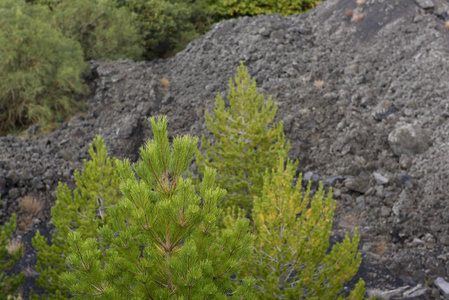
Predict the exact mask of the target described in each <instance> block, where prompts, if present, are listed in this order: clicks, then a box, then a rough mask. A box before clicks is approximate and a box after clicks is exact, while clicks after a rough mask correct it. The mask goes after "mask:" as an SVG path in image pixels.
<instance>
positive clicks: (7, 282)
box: [0, 214, 25, 299]
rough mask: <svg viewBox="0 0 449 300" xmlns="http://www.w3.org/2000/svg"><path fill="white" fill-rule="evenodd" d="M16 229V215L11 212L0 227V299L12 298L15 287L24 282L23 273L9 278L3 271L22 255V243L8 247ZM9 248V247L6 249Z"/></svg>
mask: <svg viewBox="0 0 449 300" xmlns="http://www.w3.org/2000/svg"><path fill="white" fill-rule="evenodd" d="M15 230H16V215H15V214H13V215H12V216H11V218H10V219H9V223H6V224H4V225H3V226H1V227H0V299H8V297H10V298H11V299H14V298H13V295H14V293H15V291H16V290H17V288H18V287H19V286H20V285H21V284H22V283H24V282H25V273H24V272H21V273H20V274H18V275H11V276H9V278H8V277H7V276H6V274H5V273H4V272H3V271H4V270H6V269H10V268H11V267H13V266H14V264H15V263H16V262H17V260H18V259H19V258H20V257H21V256H22V245H20V246H19V247H18V248H16V249H11V247H8V245H10V242H11V237H12V235H13V233H14V231H15ZM8 248H9V249H8Z"/></svg>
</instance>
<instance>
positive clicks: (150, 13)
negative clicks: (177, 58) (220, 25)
mask: <svg viewBox="0 0 449 300" xmlns="http://www.w3.org/2000/svg"><path fill="white" fill-rule="evenodd" d="M119 5H124V6H126V7H127V8H128V9H129V10H130V11H132V12H134V13H136V15H137V19H138V20H139V24H140V27H139V28H140V32H141V34H142V35H143V41H144V47H145V51H146V52H145V58H146V59H147V60H151V59H153V58H157V57H167V56H170V55H172V54H174V53H176V52H178V51H180V50H182V49H183V48H184V47H185V46H186V45H187V44H188V43H189V42H191V41H192V40H194V39H196V38H198V37H199V34H200V33H204V31H205V30H206V29H207V28H208V24H207V22H208V20H207V18H208V15H209V10H208V8H207V6H206V5H205V3H204V2H202V1H198V0H197V1H189V2H185V1H167V0H126V1H120V2H119Z"/></svg>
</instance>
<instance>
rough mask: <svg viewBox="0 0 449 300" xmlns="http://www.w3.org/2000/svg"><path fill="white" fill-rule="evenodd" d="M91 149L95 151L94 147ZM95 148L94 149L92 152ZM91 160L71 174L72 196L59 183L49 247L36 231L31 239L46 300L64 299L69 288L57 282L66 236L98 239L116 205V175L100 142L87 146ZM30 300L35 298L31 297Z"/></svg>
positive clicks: (63, 255)
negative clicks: (81, 169) (74, 184)
mask: <svg viewBox="0 0 449 300" xmlns="http://www.w3.org/2000/svg"><path fill="white" fill-rule="evenodd" d="M94 146H95V147H94ZM94 148H95V149H94ZM89 154H90V156H91V160H89V161H84V167H85V169H84V171H83V172H82V174H80V172H79V171H75V180H76V186H77V188H76V189H75V190H74V191H73V192H72V191H71V190H70V189H69V188H68V187H67V185H66V184H62V183H59V186H58V189H57V191H56V204H55V206H54V207H53V208H52V211H51V214H52V222H53V224H54V225H55V227H56V231H55V233H54V234H53V238H52V244H51V245H48V243H47V239H46V238H45V237H44V236H42V235H41V234H40V233H39V231H38V232H37V233H36V236H35V237H34V238H33V241H32V242H33V246H34V248H35V249H36V250H37V251H38V252H37V264H36V270H37V271H38V272H39V274H40V276H39V278H37V279H36V283H37V284H38V285H39V286H41V287H45V288H46V289H47V292H48V295H45V296H44V298H46V299H67V297H68V296H69V294H70V293H69V288H68V287H67V286H65V285H64V283H63V282H62V281H61V280H60V275H61V274H62V273H63V272H65V271H66V270H67V267H66V264H65V259H66V257H67V255H68V252H69V244H68V243H67V240H68V236H69V233H71V232H72V231H75V230H76V231H77V232H79V233H80V234H81V235H82V236H84V237H86V238H87V237H98V236H99V233H98V231H97V230H98V229H99V228H100V227H101V226H103V225H104V224H106V222H107V220H108V219H107V213H106V210H107V209H108V208H109V207H110V206H112V205H115V204H116V203H117V202H118V198H119V195H120V191H119V185H120V181H119V174H118V170H117V168H116V166H115V163H113V162H112V160H111V159H110V158H109V157H108V156H107V151H106V147H105V145H104V142H103V139H101V137H97V138H96V139H94V145H92V144H91V145H90V149H89ZM32 298H33V299H36V298H39V297H37V296H36V295H34V294H32Z"/></svg>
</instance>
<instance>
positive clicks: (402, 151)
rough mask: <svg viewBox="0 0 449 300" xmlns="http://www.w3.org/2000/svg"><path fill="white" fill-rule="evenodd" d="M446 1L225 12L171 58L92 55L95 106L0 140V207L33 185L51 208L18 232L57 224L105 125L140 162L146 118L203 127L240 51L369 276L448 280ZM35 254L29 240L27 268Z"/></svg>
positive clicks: (114, 147)
mask: <svg viewBox="0 0 449 300" xmlns="http://www.w3.org/2000/svg"><path fill="white" fill-rule="evenodd" d="M448 10H449V3H448V2H447V1H444V0H416V1H412V0H388V1H387V0H366V1H361V0H359V1H357V2H356V1H355V0H326V1H325V2H323V3H322V4H320V5H319V6H318V7H316V8H315V9H313V10H312V11H310V12H308V13H305V14H302V15H294V16H292V17H288V18H284V17H280V16H278V15H272V16H259V17H254V18H240V19H238V20H229V21H225V22H221V23H218V24H216V25H214V26H213V28H212V29H211V30H210V31H209V32H208V33H206V34H205V35H204V36H203V37H201V38H200V39H198V40H196V41H194V42H192V43H191V44H190V45H189V46H188V47H187V48H186V49H185V50H184V51H182V52H180V53H179V54H177V55H176V56H175V57H173V58H170V59H167V60H158V61H153V62H133V61H129V60H121V61H117V62H112V61H93V62H92V69H93V72H94V74H95V78H94V79H93V80H92V82H91V83H90V85H91V90H92V94H91V96H90V97H89V98H88V100H87V102H86V106H87V112H86V113H85V114H84V115H80V116H76V117H74V118H72V119H71V120H70V121H69V122H67V123H66V124H64V125H63V126H62V127H61V128H60V129H58V130H56V131H55V132H53V133H51V134H49V135H47V136H42V135H41V136H37V137H36V136H33V130H34V129H33V128H30V129H29V130H28V134H29V135H30V137H29V138H18V137H13V136H8V137H3V138H0V193H1V194H2V195H3V196H2V199H3V201H4V202H5V203H6V205H5V206H4V207H6V209H3V210H1V211H0V218H1V220H2V222H4V221H5V220H6V219H7V218H9V216H10V214H11V213H12V212H18V213H20V211H19V208H18V202H19V200H20V199H21V198H23V197H25V196H27V195H33V196H34V197H37V198H40V199H41V200H42V201H45V203H46V208H45V212H46V213H44V214H41V215H39V216H38V217H36V218H35V219H33V220H32V224H31V226H24V229H23V230H21V232H19V234H20V235H21V237H22V239H23V240H24V241H25V242H26V243H29V240H30V239H31V237H32V236H33V235H34V231H35V229H37V228H38V229H40V230H43V231H48V230H49V229H51V225H49V224H48V222H49V214H48V212H49V208H50V206H51V205H52V203H54V199H55V197H54V190H55V188H56V185H57V182H58V181H62V182H68V183H73V170H75V169H80V168H81V167H82V160H83V159H86V158H87V157H88V152H87V149H88V145H89V143H91V142H92V139H93V138H94V137H95V136H96V135H101V136H102V137H103V138H104V139H105V142H106V145H107V147H108V150H109V153H110V154H111V155H112V156H117V157H119V158H123V157H129V158H130V159H132V160H135V159H137V157H138V152H137V151H138V148H139V147H140V146H141V145H142V143H143V142H144V141H145V140H146V139H148V138H150V137H151V133H150V128H149V124H148V122H147V121H146V118H147V117H148V116H151V115H156V114H166V115H168V117H169V131H170V133H171V134H172V135H177V134H186V133H190V134H193V135H198V136H200V135H201V134H203V133H206V130H205V126H204V111H205V110H212V108H213V103H214V98H215V96H216V94H217V93H219V92H220V93H221V94H222V95H224V94H226V90H227V85H228V80H229V78H230V77H231V76H233V75H234V74H235V72H236V70H237V66H238V65H239V63H240V62H243V63H244V64H245V66H247V67H248V69H249V73H250V74H251V75H252V76H254V77H255V78H256V80H257V84H258V87H259V91H260V92H263V93H264V94H265V95H272V96H273V99H274V100H276V101H277V102H278V106H279V110H278V114H277V118H278V120H283V122H284V128H285V132H286V136H287V138H288V139H289V140H290V142H291V151H290V156H291V157H292V158H295V159H296V158H297V159H299V161H300V167H299V168H300V171H301V172H303V173H304V174H305V176H304V177H305V178H306V179H310V180H313V181H318V180H321V181H323V182H324V183H325V184H326V185H327V186H332V187H333V189H334V195H335V198H336V199H337V200H338V209H337V211H336V216H335V223H334V224H335V238H334V239H338V238H339V236H341V235H343V233H344V232H345V231H347V230H349V231H352V230H353V228H355V227H358V228H359V232H360V233H361V234H362V243H361V247H360V248H361V249H360V250H361V252H362V253H363V257H364V263H363V267H362V270H361V275H362V277H364V278H365V280H366V281H367V286H368V287H370V288H374V287H379V286H380V287H382V288H384V289H385V288H393V287H398V286H402V285H406V284H407V285H415V284H417V283H419V282H421V283H422V284H424V283H428V282H431V281H432V280H433V279H435V278H436V277H437V276H441V277H443V278H446V279H449V268H448V267H447V260H448V259H449V205H447V202H448V201H449V185H448V184H447V182H448V180H449V179H448V178H449V171H448V170H449V159H448V158H449V157H448V156H449V154H448V153H449V120H448V119H449V98H448V95H449V81H448V78H449V74H448V72H449V50H448V49H449V30H448V29H449V28H446V26H445V22H446V21H449V16H448V13H449V11H448ZM448 24H449V23H448ZM162 78H166V79H168V81H169V82H170V84H169V86H167V84H164V85H163V84H162V83H161V79H162ZM192 168H193V169H195V166H193V167H192ZM19 221H20V220H19ZM22 221H23V220H22ZM47 234H48V233H47ZM33 264H34V253H33V249H32V247H31V246H28V247H27V256H26V257H25V258H24V259H23V261H22V266H24V267H26V266H32V265H33ZM385 267H387V268H385ZM36 275H37V274H34V273H33V272H32V268H30V270H29V277H28V280H29V281H28V282H29V284H30V285H31V284H32V278H33V276H36ZM426 293H427V294H429V293H433V296H431V295H427V296H422V297H437V295H438V292H437V291H436V290H431V289H428V290H427V291H426Z"/></svg>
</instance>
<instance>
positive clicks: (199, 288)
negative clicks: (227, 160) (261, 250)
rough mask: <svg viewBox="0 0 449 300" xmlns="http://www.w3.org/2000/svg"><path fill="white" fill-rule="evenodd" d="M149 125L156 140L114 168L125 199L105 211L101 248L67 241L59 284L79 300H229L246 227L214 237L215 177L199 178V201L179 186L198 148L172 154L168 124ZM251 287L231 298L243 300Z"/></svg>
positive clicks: (191, 143)
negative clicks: (89, 299)
mask: <svg viewBox="0 0 449 300" xmlns="http://www.w3.org/2000/svg"><path fill="white" fill-rule="evenodd" d="M150 122H151V124H152V128H153V134H154V140H151V141H148V142H147V143H146V144H145V145H144V146H143V147H142V148H141V149H140V155H141V159H140V161H139V162H138V163H136V164H134V165H133V166H131V165H130V163H129V161H128V160H125V161H122V162H119V163H118V168H119V171H120V176H121V179H122V185H121V190H122V193H123V195H124V197H123V198H122V199H120V201H119V204H118V205H117V206H115V207H113V208H111V209H109V211H108V215H109V217H110V222H108V224H107V225H106V226H104V227H103V228H102V229H101V230H100V232H101V236H102V239H101V241H100V240H98V239H93V238H90V239H84V238H83V237H82V236H81V234H79V233H78V232H74V233H73V234H71V235H70V244H71V250H72V253H71V254H70V255H69V257H68V259H67V263H68V265H69V266H70V268H71V269H72V270H73V271H72V272H69V273H65V274H64V275H63V277H62V279H63V280H64V282H66V283H67V285H68V286H70V288H71V292H72V294H73V295H75V297H78V298H79V299H82V298H83V297H84V296H91V297H92V296H97V297H98V298H99V299H108V300H109V299H129V298H130V297H131V298H132V299H171V298H175V299H227V297H226V295H227V294H229V293H231V292H232V285H231V280H230V276H231V275H232V274H233V273H235V272H236V271H237V270H238V268H239V266H240V264H241V262H242V260H243V259H244V258H245V257H246V256H247V254H248V253H249V252H250V251H251V246H250V244H251V243H252V241H253V237H252V236H251V235H250V234H249V233H248V220H245V219H242V220H238V221H237V222H236V226H235V227H234V228H233V229H234V230H229V229H218V227H217V226H216V223H217V220H218V219H219V218H220V214H221V210H220V209H219V208H218V207H217V204H218V203H219V201H220V200H221V199H222V197H223V196H224V194H225V190H223V189H220V188H217V187H216V186H215V171H214V170H212V169H210V168H207V169H206V170H205V174H204V178H203V181H202V183H201V185H200V188H199V191H198V193H197V192H196V191H195V187H194V185H193V184H192V182H191V180H190V179H184V178H183V175H184V174H185V172H186V170H187V168H188V167H189V165H190V162H191V159H192V155H193V154H194V153H195V151H196V144H197V141H198V140H197V139H196V138H192V137H190V136H183V137H176V138H174V140H173V146H172V147H171V146H170V144H169V141H168V133H167V121H166V118H165V117H163V118H158V119H157V120H156V119H155V118H150ZM134 172H135V173H134ZM136 174H137V176H138V177H139V178H140V180H138V179H136ZM101 244H107V245H108V249H107V250H106V251H105V253H103V251H102V250H101V249H104V248H103V247H100V245H101ZM103 262H104V263H103ZM251 283H252V282H251V281H250V282H247V283H246V284H245V285H241V286H240V287H239V288H238V289H236V290H235V291H234V292H235V293H234V296H236V297H239V298H238V299H246V298H247V296H246V295H249V294H250V292H249V290H250V289H251V286H252V284H251Z"/></svg>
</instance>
